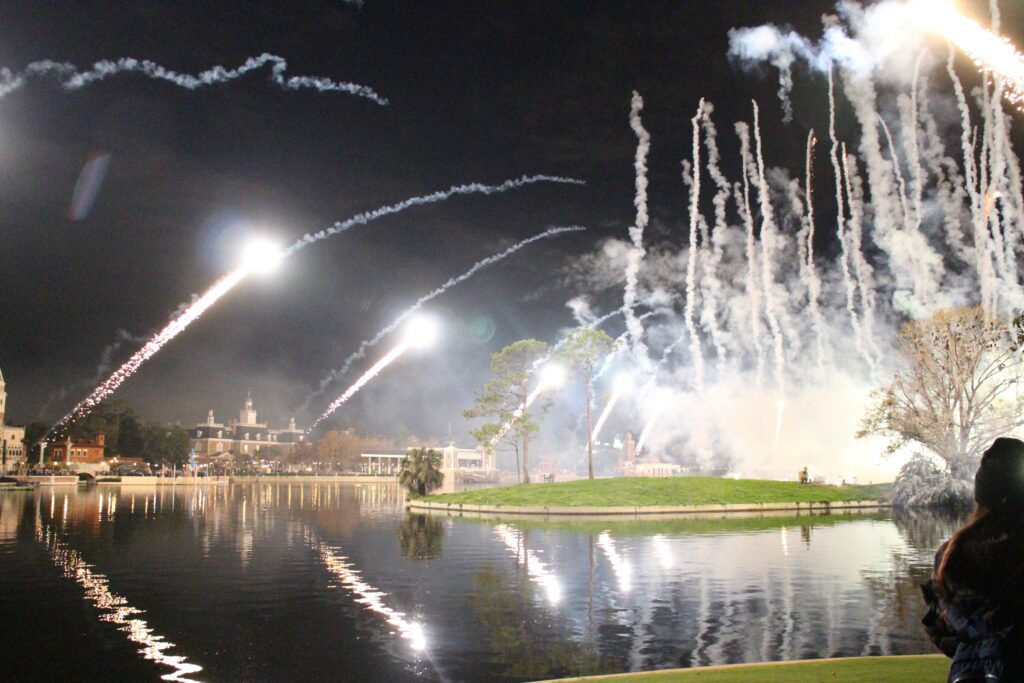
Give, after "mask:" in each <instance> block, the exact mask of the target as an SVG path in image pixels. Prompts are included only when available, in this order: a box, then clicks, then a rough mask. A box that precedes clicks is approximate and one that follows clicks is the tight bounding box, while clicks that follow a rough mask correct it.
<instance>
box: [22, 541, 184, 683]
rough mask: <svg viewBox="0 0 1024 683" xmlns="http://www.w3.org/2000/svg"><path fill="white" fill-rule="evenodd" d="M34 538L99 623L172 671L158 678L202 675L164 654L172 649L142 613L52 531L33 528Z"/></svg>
mask: <svg viewBox="0 0 1024 683" xmlns="http://www.w3.org/2000/svg"><path fill="white" fill-rule="evenodd" d="M36 538H37V540H38V541H39V542H40V543H41V544H42V545H43V547H45V548H46V550H47V552H48V553H49V555H50V558H51V559H52V560H53V563H54V564H55V565H57V567H58V568H60V569H61V571H62V572H63V574H64V576H65V577H67V578H69V579H74V580H75V581H76V582H77V583H78V585H80V586H81V587H82V588H83V589H84V590H85V598H86V599H87V600H88V601H90V602H91V603H92V604H93V605H94V606H95V607H96V609H98V610H99V611H100V619H101V620H102V621H107V622H110V623H112V624H115V625H116V626H117V630H118V631H121V632H122V633H124V634H125V635H126V636H127V638H128V640H130V641H131V642H133V643H136V644H138V645H141V646H142V647H141V648H140V649H139V654H140V655H142V656H143V657H144V658H145V659H148V660H151V661H154V662H156V663H157V664H159V665H161V666H166V667H170V668H171V669H173V671H172V672H171V673H168V674H165V675H163V676H161V678H162V679H163V680H165V681H186V682H190V683H198V681H196V680H195V679H192V678H188V676H189V675H190V674H195V673H198V672H200V671H202V670H203V667H201V666H199V665H198V664H191V663H189V661H188V659H187V657H185V656H184V655H169V654H167V650H170V649H171V648H173V647H175V645H174V643H170V642H168V641H166V640H164V637H163V636H161V635H158V634H157V633H156V632H155V631H154V630H153V629H152V628H151V627H150V626H149V624H147V623H146V621H145V620H144V619H142V618H141V617H139V616H138V615H140V614H142V613H143V612H142V610H140V609H138V608H135V607H132V606H131V605H130V604H128V600H126V599H125V598H123V597H121V596H120V595H117V594H115V593H113V592H111V590H110V585H109V582H108V581H107V577H106V576H104V575H103V574H100V573H99V572H94V571H93V570H92V567H91V566H90V565H89V564H87V563H86V562H85V560H83V559H82V556H81V554H80V553H78V552H77V551H75V550H73V549H71V547H70V546H68V544H67V543H65V542H63V541H61V540H60V539H59V538H58V536H57V533H56V532H55V531H54V530H53V529H51V528H49V527H46V526H44V525H43V524H42V523H41V522H40V523H39V524H38V525H37V529H36Z"/></svg>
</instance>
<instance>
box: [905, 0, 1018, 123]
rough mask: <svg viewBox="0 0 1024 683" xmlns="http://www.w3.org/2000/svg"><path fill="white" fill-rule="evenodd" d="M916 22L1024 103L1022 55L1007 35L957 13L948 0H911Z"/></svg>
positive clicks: (1015, 100)
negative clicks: (951, 46)
mask: <svg viewBox="0 0 1024 683" xmlns="http://www.w3.org/2000/svg"><path fill="white" fill-rule="evenodd" d="M910 7H911V9H912V10H913V11H914V15H915V16H916V18H917V21H918V22H919V23H920V24H921V25H922V26H924V27H925V28H926V29H928V30H929V31H931V32H933V33H936V34H938V35H940V36H942V37H943V38H945V39H946V40H948V41H949V42H950V43H952V44H953V45H956V46H957V47H958V48H960V50H962V51H963V52H964V54H966V55H967V56H968V57H969V58H970V59H971V61H973V62H974V64H975V65H976V66H977V67H978V68H979V69H981V70H982V71H985V72H987V73H990V74H992V75H993V76H995V77H996V78H998V79H1000V80H1002V81H1003V94H1004V96H1005V97H1006V99H1007V100H1008V101H1010V102H1011V103H1013V104H1014V105H1016V106H1017V108H1018V109H1020V108H1021V105H1022V103H1024V54H1021V52H1020V51H1019V50H1018V49H1017V48H1016V47H1014V45H1013V43H1011V42H1010V41H1009V40H1008V39H1007V38H1005V37H1003V36H1000V35H997V34H995V33H992V32H991V31H988V30H986V29H984V28H982V26H981V25H980V24H978V23H977V22H975V21H974V20H972V19H969V18H968V17H965V16H964V15H962V14H960V13H959V12H958V11H957V10H956V6H955V5H954V4H953V2H951V1H950V0H913V2H911V3H910Z"/></svg>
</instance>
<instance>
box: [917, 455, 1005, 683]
mask: <svg viewBox="0 0 1024 683" xmlns="http://www.w3.org/2000/svg"><path fill="white" fill-rule="evenodd" d="M974 499H975V501H976V502H977V504H978V507H977V509H976V510H975V512H974V514H973V515H972V516H971V518H970V520H968V522H967V523H966V524H965V525H964V526H963V527H962V528H961V529H960V530H959V531H957V532H956V533H955V534H954V535H953V537H952V538H950V539H949V540H948V541H946V542H945V543H944V544H943V545H942V547H941V548H939V552H938V553H937V554H936V556H935V576H934V578H933V579H932V580H931V581H930V582H929V583H927V584H925V585H924V586H923V589H924V594H925V599H926V600H927V602H928V613H927V615H926V616H925V618H924V625H925V628H926V629H927V630H928V635H929V636H931V638H932V641H933V642H934V643H935V644H936V645H937V646H938V647H939V649H940V650H942V651H943V652H944V653H945V654H946V655H947V656H949V657H952V659H953V661H952V663H951V665H950V672H949V681H950V683H967V682H968V681H987V682H990V683H996V682H997V681H998V682H999V683H1007V682H1008V681H1024V617H1022V615H1024V441H1020V440H1019V439H1010V438H1001V439H996V440H995V442H994V443H993V444H992V445H991V446H990V447H989V449H988V450H987V451H985V454H984V455H983V456H982V459H981V466H980V467H979V468H978V473H977V475H976V476H975V478H974Z"/></svg>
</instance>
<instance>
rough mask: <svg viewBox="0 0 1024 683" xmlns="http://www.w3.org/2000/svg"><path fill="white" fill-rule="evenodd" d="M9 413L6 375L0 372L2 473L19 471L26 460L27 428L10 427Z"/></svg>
mask: <svg viewBox="0 0 1024 683" xmlns="http://www.w3.org/2000/svg"><path fill="white" fill-rule="evenodd" d="M6 413H7V385H6V384H5V383H4V373H3V372H2V371H0V471H3V472H10V471H12V470H16V469H18V466H19V465H20V464H21V463H22V462H23V461H24V459H25V443H24V441H25V428H24V427H8V426H7V423H6V422H5V421H4V419H5V416H6Z"/></svg>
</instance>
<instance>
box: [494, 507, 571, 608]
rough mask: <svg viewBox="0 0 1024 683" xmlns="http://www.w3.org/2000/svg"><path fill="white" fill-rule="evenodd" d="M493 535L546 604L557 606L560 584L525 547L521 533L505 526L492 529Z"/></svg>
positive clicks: (537, 557) (560, 590)
mask: <svg viewBox="0 0 1024 683" xmlns="http://www.w3.org/2000/svg"><path fill="white" fill-rule="evenodd" d="M494 533H495V535H496V536H497V537H498V538H499V539H500V540H501V542H502V543H504V544H505V547H507V548H508V549H509V550H511V551H512V553H513V554H514V555H515V556H516V557H517V558H518V559H519V563H520V564H522V565H524V566H525V567H526V571H527V573H528V574H529V575H530V580H531V581H533V582H534V583H536V584H537V585H538V586H540V587H541V588H542V589H543V590H544V595H545V596H546V597H547V599H548V602H550V603H551V604H552V605H557V604H558V603H559V602H561V600H562V582H561V581H559V580H558V577H557V576H555V573H554V572H553V571H552V570H551V568H550V567H549V566H548V565H547V564H546V563H545V562H544V561H543V560H542V559H540V557H539V556H538V554H537V552H536V551H534V550H530V549H529V548H527V547H526V539H524V538H523V532H522V531H520V530H519V529H516V528H515V527H511V526H509V525H507V524H499V525H498V526H496V527H494Z"/></svg>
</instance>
